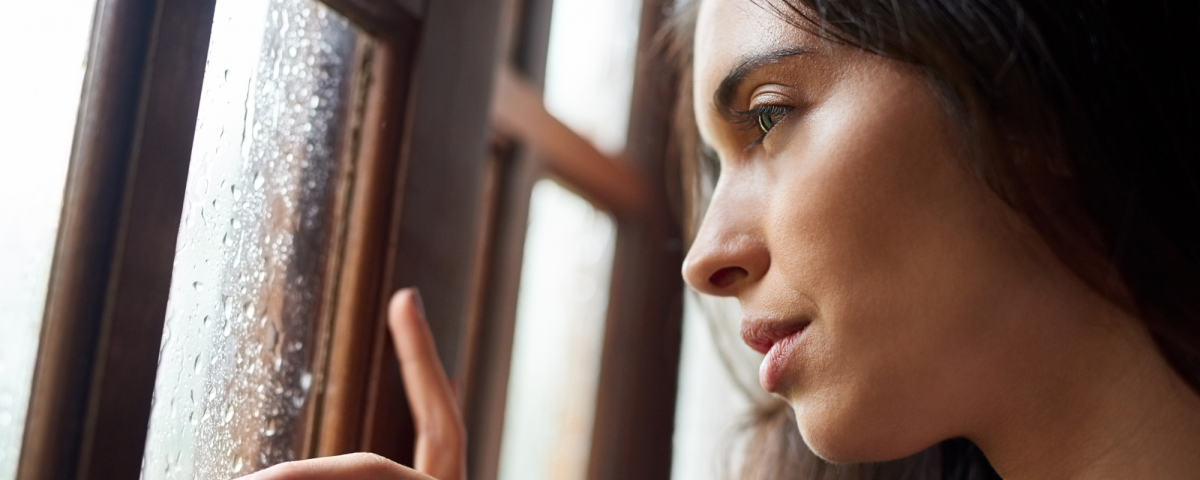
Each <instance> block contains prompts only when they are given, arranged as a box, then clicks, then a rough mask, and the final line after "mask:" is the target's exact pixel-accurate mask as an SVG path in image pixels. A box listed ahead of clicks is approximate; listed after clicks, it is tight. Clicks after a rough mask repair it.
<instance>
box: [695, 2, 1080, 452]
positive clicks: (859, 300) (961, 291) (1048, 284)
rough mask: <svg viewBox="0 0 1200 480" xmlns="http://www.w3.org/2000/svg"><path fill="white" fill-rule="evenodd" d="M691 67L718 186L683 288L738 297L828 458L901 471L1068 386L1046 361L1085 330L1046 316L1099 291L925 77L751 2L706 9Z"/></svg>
mask: <svg viewBox="0 0 1200 480" xmlns="http://www.w3.org/2000/svg"><path fill="white" fill-rule="evenodd" d="M694 53H695V57H694V58H695V64H694V65H695V67H694V68H695V71H694V74H695V77H694V78H695V84H694V92H695V96H694V107H695V111H696V116H697V121H698V124H699V128H700V132H701V135H702V138H703V139H704V141H705V142H706V143H707V144H708V145H710V146H711V147H712V148H713V149H714V150H715V151H716V152H717V153H718V155H719V156H720V159H721V175H720V181H719V182H718V184H717V187H716V191H715V193H714V196H713V198H712V203H711V206H710V208H709V211H708V212H707V214H706V217H705V219H704V221H703V224H702V226H701V228H700V231H699V233H698V237H697V239H696V242H695V244H694V245H693V247H692V249H691V251H690V252H689V254H688V257H687V260H686V263H685V266H684V276H685V277H686V279H687V281H688V282H689V283H690V284H691V286H692V287H694V288H696V289H697V290H700V291H702V292H705V293H710V294H715V295H727V296H736V297H737V298H738V300H739V301H740V302H741V305H742V310H743V316H744V317H743V319H742V323H741V327H742V331H743V337H744V338H745V340H746V341H747V343H748V344H750V345H751V346H752V347H754V348H756V349H758V350H760V351H763V352H764V353H767V358H766V360H764V362H763V365H762V367H761V370H760V380H761V382H762V384H763V386H764V387H765V388H766V389H767V390H769V391H772V392H774V393H775V394H777V395H779V396H781V397H783V398H784V399H786V400H787V401H788V402H789V403H790V404H791V405H792V406H793V408H794V410H795V412H796V417H797V421H798V423H799V426H800V430H801V433H802V434H803V435H804V437H805V439H806V441H807V442H808V443H809V446H810V447H811V448H812V449H813V451H814V452H816V453H817V454H819V455H821V456H823V457H825V458H826V459H829V460H834V461H867V460H884V459H890V458H897V457H900V456H903V455H907V454H911V453H914V452H916V451H918V450H920V449H922V448H925V447H927V446H929V445H931V444H933V443H935V442H937V441H939V440H942V439H945V438H951V437H957V436H968V437H969V436H971V435H972V434H973V433H974V432H975V431H976V430H978V429H980V428H983V427H985V426H986V424H987V423H988V422H990V421H995V420H994V417H995V415H994V414H995V413H996V412H997V411H998V409H1001V408H1009V407H1007V405H1011V403H1005V401H1004V399H1005V398H1006V397H1007V396H1008V395H1010V394H1012V392H1013V390H1017V389H1020V388H1025V387H1020V388H1016V387H1014V385H1025V386H1029V388H1042V387H1045V388H1052V385H1040V383H1052V382H1053V379H1052V378H1050V377H1048V376H1047V375H1045V374H1043V372H1039V365H1041V361H1043V360H1045V359H1046V358H1048V357H1047V356H1054V355H1065V354H1067V353H1066V352H1063V351H1061V348H1057V347H1058V346H1060V345H1062V344H1063V343H1062V342H1060V340H1061V339H1062V338H1065V337H1068V336H1070V335H1075V334H1076V332H1072V331H1069V330H1070V329H1071V328H1073V327H1072V326H1071V324H1069V323H1067V322H1048V321H1046V319H1047V318H1052V317H1054V316H1056V315H1058V314H1062V313H1064V312H1066V310H1068V309H1070V308H1072V307H1071V306H1070V305H1066V303H1065V302H1063V301H1060V300H1059V299H1062V298H1066V297H1070V296H1071V295H1062V292H1063V291H1064V289H1073V291H1074V292H1075V293H1078V292H1079V291H1081V290H1086V289H1083V287H1080V286H1079V285H1078V282H1075V281H1072V280H1070V278H1072V277H1070V275H1069V274H1067V273H1065V271H1064V270H1063V269H1062V267H1061V265H1060V264H1058V263H1057V262H1055V261H1054V260H1053V256H1052V255H1050V254H1049V253H1047V249H1046V248H1045V246H1044V244H1043V243H1042V242H1041V241H1039V240H1037V237H1036V235H1034V234H1033V233H1030V229H1029V228H1027V227H1026V226H1025V223H1024V222H1023V221H1021V220H1020V217H1019V216H1018V215H1016V214H1015V213H1014V212H1013V211H1012V210H1011V209H1009V208H1007V207H1006V206H1005V205H1004V203H1003V202H1002V201H1001V200H1000V199H999V198H998V197H997V196H996V195H995V194H994V193H993V192H992V191H991V190H989V189H988V188H987V187H986V186H985V185H984V184H983V183H982V182H980V181H978V180H976V179H975V178H974V177H973V176H971V175H970V174H969V173H968V168H967V164H968V159H967V158H966V153H965V152H966V149H965V148H964V147H963V145H962V144H961V141H960V136H959V132H958V131H956V125H955V122H954V119H953V118H952V116H951V115H950V114H949V113H948V111H947V109H946V107H945V105H944V104H943V103H942V102H941V101H940V100H939V97H938V96H937V95H936V94H935V92H934V90H932V89H931V86H930V85H929V84H928V82H926V81H925V80H924V79H923V77H922V76H921V75H920V74H919V73H918V71H917V70H916V69H914V68H913V67H910V66H906V65H904V64H901V63H898V62H895V61H890V60H886V59H884V58H882V57H879V56H876V55H872V54H868V53H864V52H862V51H859V50H856V49H853V48H850V47H845V46H839V45H834V44H830V43H828V42H825V41H822V40H821V39H819V38H817V37H815V36H813V35H811V34H808V33H805V32H803V31H801V30H800V29H798V28H796V27H794V26H792V25H790V24H789V23H788V22H787V21H785V20H784V19H781V18H780V17H778V16H776V15H775V14H773V13H771V12H769V11H767V10H765V9H764V8H761V7H759V6H757V5H755V2H751V1H749V0H704V1H703V2H702V5H701V11H700V17H699V21H698V25H697V30H696V44H695V52H694ZM736 111H749V112H743V113H736ZM764 130H766V132H765V133H764ZM1079 295H1085V294H1083V293H1080V294H1079ZM1076 296H1078V295H1076Z"/></svg>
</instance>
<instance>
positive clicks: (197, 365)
mask: <svg viewBox="0 0 1200 480" xmlns="http://www.w3.org/2000/svg"><path fill="white" fill-rule="evenodd" d="M192 369H193V370H195V372H196V373H200V371H201V370H203V369H204V364H203V363H201V362H200V355H199V354H197V355H196V359H195V360H194V361H192Z"/></svg>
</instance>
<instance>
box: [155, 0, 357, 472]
mask: <svg viewBox="0 0 1200 480" xmlns="http://www.w3.org/2000/svg"><path fill="white" fill-rule="evenodd" d="M358 37H359V34H358V33H356V31H355V30H354V28H353V27H352V26H351V25H350V24H349V23H348V22H347V20H346V19H344V18H342V17H340V16H338V15H337V14H335V13H333V12H332V11H331V10H329V9H328V8H326V7H324V6H323V5H321V4H320V3H318V2H316V1H314V0H219V1H218V2H217V9H216V17H215V21H214V24H213V33H212V40H211V44H210V47H209V57H208V67H207V70H206V71H205V78H204V87H203V93H202V95H201V104H200V112H199V118H198V122H197V126H196V138H195V144H194V146H193V149H192V164H191V168H190V171H189V174H188V184H187V192H186V194H185V201H184V202H185V203H184V212H183V215H182V221H181V225H180V228H179V238H178V241H177V247H176V257H175V267H174V274H173V278H172V283H171V293H170V299H169V301H168V304H167V319H166V328H165V329H164V331H163V337H162V351H161V354H160V358H159V368H158V378H157V381H156V384H155V391H154V406H153V410H152V413H151V422H150V432H149V438H148V441H147V445H146V454H145V458H144V460H143V470H142V477H143V478H149V479H159V478H183V479H191V478H199V479H226V478H231V477H237V476H241V475H244V474H247V473H249V472H252V471H255V470H258V469H261V468H263V467H265V466H269V465H272V464H275V463H279V462H282V461H287V460H292V459H295V458H298V457H299V456H300V455H302V454H303V451H302V449H303V448H304V441H305V438H304V437H305V432H304V431H303V429H302V427H303V425H304V424H305V422H304V421H303V419H304V416H305V415H306V414H307V413H306V411H307V408H308V406H309V405H310V403H311V401H310V400H311V396H312V390H313V384H314V378H313V375H314V371H313V355H314V351H315V347H316V345H314V343H315V342H314V334H315V330H316V328H317V325H318V324H319V323H320V322H319V319H320V318H321V317H322V313H321V312H322V309H324V308H327V306H326V304H325V301H324V298H325V292H326V291H327V290H328V289H329V288H330V284H329V278H330V274H331V272H330V270H331V268H330V267H329V266H328V265H329V264H330V262H331V257H333V256H334V255H333V252H332V249H333V248H334V247H335V245H336V237H337V221H338V220H339V218H338V215H336V211H337V210H338V207H337V205H338V204H339V198H340V192H341V191H342V187H343V180H342V179H343V177H344V176H346V175H347V173H348V171H347V170H348V168H347V166H346V165H343V162H342V160H341V159H342V156H341V155H340V152H341V151H342V149H341V147H342V144H341V142H342V139H343V135H342V134H343V130H344V129H343V125H345V123H346V118H345V117H346V115H348V114H349V113H348V112H349V110H350V109H349V108H348V107H349V106H350V103H351V99H350V95H351V94H350V92H351V84H352V83H353V82H354V81H355V80H354V78H355V76H354V73H355V58H356V53H355V52H356V45H357V44H358Z"/></svg>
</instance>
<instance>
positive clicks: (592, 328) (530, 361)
mask: <svg viewBox="0 0 1200 480" xmlns="http://www.w3.org/2000/svg"><path fill="white" fill-rule="evenodd" d="M615 233H616V232H615V228H614V225H613V221H612V219H611V218H609V216H608V215H607V214H605V213H603V212H600V211H598V210H596V209H595V207H593V206H592V205H591V204H589V203H588V202H587V201H586V200H584V199H582V198H580V197H579V196H577V195H575V194H574V193H571V192H570V191H568V190H566V189H565V188H563V187H561V186H559V185H558V184H557V183H554V181H552V180H541V181H539V182H538V183H537V184H536V185H534V187H533V197H532V199H531V201H530V211H529V230H528V233H527V234H526V237H525V260H524V265H523V266H522V270H521V291H520V294H519V297H518V299H517V325H516V331H515V332H514V336H513V338H514V339H513V358H512V370H511V374H510V376H509V382H508V401H507V406H506V411H505V416H504V435H503V438H502V443H501V451H500V478H501V479H502V480H516V479H534V480H536V479H549V480H571V479H580V480H582V479H584V478H586V476H587V460H588V451H589V447H590V446H591V436H592V417H593V416H594V412H595V399H596V386H597V382H598V380H599V373H600V350H601V346H602V343H603V342H602V340H603V338H604V315H605V311H606V310H607V307H608V283H609V278H610V276H611V274H612V259H613V247H614V244H615V242H614V240H615Z"/></svg>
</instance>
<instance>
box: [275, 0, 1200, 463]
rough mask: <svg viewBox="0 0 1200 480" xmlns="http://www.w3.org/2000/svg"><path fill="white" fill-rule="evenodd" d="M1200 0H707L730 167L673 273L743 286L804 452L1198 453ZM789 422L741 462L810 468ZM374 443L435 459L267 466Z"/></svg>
mask: <svg viewBox="0 0 1200 480" xmlns="http://www.w3.org/2000/svg"><path fill="white" fill-rule="evenodd" d="M1195 3H1196V2H1167V1H1152V2H1145V1H1142V2H1132V1H1130V2H1124V3H1120V2H1115V1H1110V2H1101V1H1088V2H1084V1H1073V0H1059V1H1055V2H1017V1H1015V0H971V1H961V0H940V1H939V0H906V1H903V2H901V1H879V0H875V1H871V0H858V1H852V0H842V1H834V0H757V1H756V0H702V1H700V2H699V5H698V11H696V12H694V13H695V20H696V21H695V22H694V30H692V29H691V28H688V29H685V32H694V41H692V42H691V47H690V48H689V49H687V51H690V52H691V53H692V54H693V55H692V57H691V59H692V60H694V61H693V62H692V67H691V73H692V75H693V77H692V78H693V79H692V81H691V83H690V86H691V87H692V92H693V94H692V97H691V99H692V101H691V102H690V104H691V106H692V109H693V112H694V118H695V124H696V126H697V127H698V132H699V134H700V138H701V139H702V142H703V143H704V144H705V145H707V146H708V147H707V150H709V151H710V153H712V154H715V155H711V156H714V157H717V158H719V163H720V172H719V181H718V182H717V185H716V188H715V190H714V192H713V194H712V197H711V203H710V206H709V208H708V211H707V212H706V214H705V216H704V220H703V222H702V224H701V227H700V229H699V231H698V233H697V235H696V239H695V242H694V244H693V246H692V248H691V251H690V252H689V255H688V258H687V260H686V262H685V265H684V268H683V270H684V272H683V273H684V277H685V278H686V279H687V281H688V283H689V284H690V285H691V286H692V287H693V288H695V289H697V290H699V291H701V292H705V293H709V294H713V295H727V296H736V297H737V298H738V300H739V301H740V303H741V305H742V309H743V312H744V318H743V319H742V321H741V327H742V336H743V339H744V340H745V341H746V343H747V344H749V345H750V346H751V347H752V348H755V349H756V350H759V351H760V352H763V353H765V354H766V359H765V360H764V362H763V364H762V367H761V369H760V381H761V383H762V385H763V387H764V388H765V389H766V390H768V391H770V392H773V393H774V394H775V395H776V396H778V397H780V398H782V399H783V400H784V401H786V402H787V404H788V405H789V406H790V410H791V412H792V414H793V415H794V418H795V423H794V424H795V425H797V426H798V427H799V429H798V430H799V433H800V435H802V437H803V440H804V442H805V443H806V444H807V446H808V447H809V448H811V451H812V452H813V453H815V454H816V455H818V456H819V457H821V458H822V459H825V460H827V461H830V462H836V463H859V462H884V461H893V460H896V459H904V458H907V460H902V461H899V462H895V463H890V464H883V465H872V466H871V467H870V468H866V467H861V468H846V469H842V470H838V471H835V470H834V469H829V470H828V471H825V472H817V474H818V475H826V474H828V475H841V476H843V477H852V476H853V477H856V478H866V477H868V476H875V477H878V478H897V477H899V476H901V475H904V476H910V478H967V477H972V476H977V477H979V478H987V477H988V476H992V475H995V473H998V474H999V475H1000V476H1003V477H1004V478H1009V479H1022V478H1189V477H1194V476H1195V475H1197V474H1196V473H1195V472H1200V455H1195V451H1196V449H1197V448H1198V446H1200V393H1198V392H1200V390H1198V389H1200V235H1198V234H1197V233H1196V230H1197V229H1194V228H1191V225H1190V224H1191V223H1192V222H1194V221H1196V220H1197V219H1200V173H1198V172H1197V170H1198V169H1200V165H1196V164H1195V161H1196V159H1197V158H1196V157H1197V145H1196V142H1197V138H1198V137H1200V135H1197V133H1200V132H1197V126H1198V124H1197V122H1200V108H1197V107H1198V106H1197V102H1198V100H1200V95H1198V94H1197V92H1196V87H1197V77H1196V75H1197V74H1200V71H1197V69H1196V64H1197V60H1198V59H1200V48H1197V45H1198V40H1197V38H1195V35H1194V32H1195V27H1196V26H1197V23H1200V11H1198V6H1197V5H1195ZM683 24H688V22H686V21H685V22H683ZM684 40H685V43H688V41H687V40H688V39H687V38H684ZM399 302H400V303H399V304H398V305H401V306H403V305H404V302H405V300H403V299H401V300H399ZM403 311H404V308H398V309H397V312H400V313H403ZM409 311H415V310H412V309H409ZM395 318H410V319H411V318H415V313H414V314H411V315H409V316H408V317H404V316H397V317H395ZM399 323H405V322H399ZM407 323H409V324H413V325H419V322H413V321H407ZM426 350H427V348H426ZM436 383H437V382H431V383H430V384H436ZM418 391H421V390H418ZM417 396H421V395H417ZM442 410H443V411H445V410H446V409H442ZM417 413H418V415H417V416H418V417H421V414H420V412H417ZM785 418H786V417H785ZM447 422H450V423H453V421H451V420H447ZM789 423H790V422H789ZM431 428H433V430H432V431H439V430H440V431H445V430H446V429H445V428H440V429H439V428H436V427H431ZM449 430H452V431H458V430H455V429H453V428H451V429H449ZM429 431H430V430H423V433H425V432H429ZM786 437H787V435H772V434H770V432H769V431H765V430H764V433H763V434H762V435H759V436H758V437H756V439H755V440H754V441H752V443H751V444H752V446H753V447H754V448H752V449H751V451H750V452H749V455H750V456H751V458H754V456H755V455H757V454H762V453H763V452H768V453H769V452H778V453H779V454H780V455H779V456H777V457H775V458H774V459H772V460H769V461H765V462H764V461H751V462H747V464H748V465H750V466H751V467H759V468H758V470H761V471H758V472H755V471H754V470H755V468H751V469H749V470H748V471H747V474H748V475H758V476H759V477H760V478H778V477H782V476H785V475H792V476H795V475H798V474H802V473H804V472H796V471H795V470H790V469H791V468H793V467H796V466H797V465H802V464H804V462H803V461H802V459H801V460H797V459H798V458H800V457H801V456H802V455H804V453H803V452H792V451H788V449H786V448H782V449H781V448H779V445H778V443H779V442H782V441H785V440H786ZM454 441H458V442H459V443H461V439H459V440H454ZM454 441H451V442H450V445H451V447H448V448H446V449H444V450H443V451H445V452H446V454H445V455H442V456H440V457H439V455H432V457H435V458H442V459H443V460H446V459H452V460H453V461H451V462H449V463H450V464H451V465H453V467H449V468H442V469H440V470H439V469H437V467H427V468H430V470H427V473H430V474H432V475H433V476H434V477H437V478H442V479H443V480H445V479H446V478H461V474H462V473H461V466H460V465H461V453H456V452H459V451H460V450H461V449H457V448H456V447H453V445H455V443H454ZM974 446H977V447H978V450H976V449H975V447H974ZM425 452H426V453H427V454H428V453H429V450H426V451H425ZM975 452H982V455H983V456H986V460H984V459H983V457H981V456H979V455H977V454H976V453H975ZM439 453H441V452H439ZM913 455H916V456H915V457H914V456H913ZM418 458H422V455H421V454H419V455H418ZM989 462H990V467H991V468H994V469H995V473H992V472H991V470H989V467H988V463H989ZM764 465H765V466H766V468H761V467H762V466H764ZM423 466H424V465H423V464H419V465H418V469H421V468H422V467H423ZM361 468H373V469H376V470H373V472H375V473H373V474H372V475H373V476H381V475H382V474H383V473H382V472H387V474H389V475H392V478H427V477H423V476H420V474H417V473H412V472H410V471H407V470H403V469H401V468H400V467H396V466H393V465H390V464H386V463H383V462H379V461H376V460H372V459H371V458H370V457H362V456H360V457H350V458H342V459H335V460H317V461H310V462H301V463H298V464H292V465H289V466H285V467H282V468H279V469H268V470H266V471H264V472H263V473H262V474H260V475H261V477H257V476H256V477H254V478H272V479H274V478H323V477H321V472H331V471H334V470H336V471H338V472H339V473H338V474H337V475H338V476H339V478H351V474H352V473H353V472H356V471H360V470H356V469H361ZM329 469H333V470H329ZM817 470H820V469H817ZM362 478H366V477H362Z"/></svg>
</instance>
